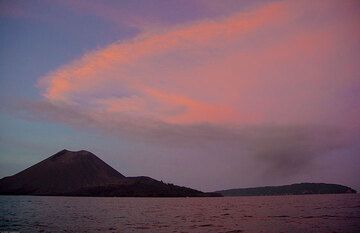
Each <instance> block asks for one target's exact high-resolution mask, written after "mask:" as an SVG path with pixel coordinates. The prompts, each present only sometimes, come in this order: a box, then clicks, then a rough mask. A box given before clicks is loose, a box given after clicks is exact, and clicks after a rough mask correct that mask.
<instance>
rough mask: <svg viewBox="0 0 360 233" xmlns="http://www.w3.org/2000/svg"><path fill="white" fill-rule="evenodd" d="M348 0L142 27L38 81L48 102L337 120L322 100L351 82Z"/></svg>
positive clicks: (203, 116)
mask: <svg viewBox="0 0 360 233" xmlns="http://www.w3.org/2000/svg"><path fill="white" fill-rule="evenodd" d="M357 5H358V4H357V3H356V2H347V3H345V4H343V3H341V2H338V1H329V2H328V3H327V4H325V5H324V4H322V3H321V2H315V3H309V2H306V1H297V2H275V3H270V4H267V5H265V6H261V7H257V8H254V9H251V10H248V11H246V12H240V13H238V14H234V15H231V16H229V17H227V18H222V19H216V20H205V21H201V22H195V23H193V24H188V25H184V26H178V27H176V28H174V29H168V30H166V31H164V32H162V33H154V34H144V35H142V36H139V37H137V38H135V39H133V40H130V41H127V42H118V43H113V44H111V45H109V46H107V47H105V48H103V49H100V50H96V51H93V52H90V53H88V54H85V55H84V56H83V57H82V58H81V59H78V60H76V61H73V62H72V63H69V64H67V65H65V66H63V67H61V68H59V69H58V70H55V71H53V72H51V73H50V74H48V75H47V76H46V77H43V78H42V79H41V80H40V81H39V86H40V88H41V90H42V92H43V95H44V97H45V98H46V99H47V100H48V101H51V102H60V103H65V104H72V105H77V106H80V107H82V108H86V106H88V107H89V108H90V109H96V110H101V111H104V112H106V113H116V114H124V115H127V116H130V117H131V116H134V117H144V118H151V119H154V120H159V121H164V122H167V123H177V124H192V123H201V122H210V123H216V124H224V123H233V124H249V123H251V124H254V123H255V124H262V123H287V124H291V123H295V124H296V123H309V122H310V123H311V122H323V121H324V120H325V121H326V122H330V123H338V121H339V119H342V120H343V121H347V120H350V119H354V118H353V117H350V116H348V115H347V114H343V113H341V112H336V111H334V110H333V109H329V108H328V106H330V105H331V104H332V103H339V102H341V99H339V96H338V95H339V93H342V92H343V91H346V89H347V88H348V87H349V86H351V85H353V84H354V82H358V80H357V78H356V72H358V68H357V67H359V66H357V65H358V64H356V62H353V63H349V62H348V61H353V60H356V58H357V57H356V56H357V55H356V54H355V55H354V54H353V52H352V51H351V50H352V49H354V48H355V49H358V46H357V44H358V41H359V39H360V32H359V29H358V27H357V26H358V23H357V22H359V16H358V14H357V11H354V10H353V8H354V7H356V6H357ZM314 15H316V18H311V16H314ZM339 54H341V56H338V55H339ZM345 64H348V67H346V68H345V66H344V65H345ZM334 70H336V71H337V72H338V74H339V75H335V74H334ZM340 73H341V77H340ZM342 107H344V108H345V109H346V108H347V106H346V104H345V105H344V104H343V106H342ZM351 121H352V120H351ZM352 123H354V122H352Z"/></svg>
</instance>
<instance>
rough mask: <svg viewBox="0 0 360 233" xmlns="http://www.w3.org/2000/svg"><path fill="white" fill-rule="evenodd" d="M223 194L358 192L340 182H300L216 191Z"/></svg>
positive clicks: (262, 194) (272, 194)
mask: <svg viewBox="0 0 360 233" xmlns="http://www.w3.org/2000/svg"><path fill="white" fill-rule="evenodd" d="M216 193H220V194H222V195H223V196H274V195H302V194H335V193H356V191H355V190H353V189H352V188H349V187H346V186H343V185H339V184H324V183H300V184H291V185H282V186H266V187H257V188H240V189H228V190H221V191H216Z"/></svg>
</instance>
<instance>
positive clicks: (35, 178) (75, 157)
mask: <svg viewBox="0 0 360 233" xmlns="http://www.w3.org/2000/svg"><path fill="white" fill-rule="evenodd" d="M0 194H2V195H39V196H101V197H110V196H111V197H112V196H118V197H210V196H211V197H217V196H221V194H219V193H204V192H201V191H198V190H195V189H191V188H187V187H181V186H177V185H173V184H167V183H164V182H162V181H158V180H155V179H152V178H150V177H145V176H139V177H125V176H124V175H122V174H121V173H119V172H118V171H116V170H115V169H114V168H112V167H111V166H109V165H108V164H106V163H105V162H104V161H102V160H101V159H100V158H98V157H97V156H96V155H94V154H93V153H91V152H88V151H85V150H81V151H76V152H75V151H68V150H62V151H60V152H58V153H56V154H54V155H53V156H51V157H49V158H47V159H45V160H43V161H41V162H39V163H37V164H35V165H33V166H31V167H29V168H27V169H25V170H23V171H21V172H19V173H17V174H15V175H13V176H9V177H4V178H2V179H1V180H0Z"/></svg>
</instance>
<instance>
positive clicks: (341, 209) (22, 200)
mask: <svg viewBox="0 0 360 233" xmlns="http://www.w3.org/2000/svg"><path fill="white" fill-rule="evenodd" d="M1 231H20V232H85V231H87V232H96V231H99V232H360V195H359V194H337V195H304V196H269V197H224V198H118V197H113V198H111V197H106V198H97V197H36V196H0V232H1Z"/></svg>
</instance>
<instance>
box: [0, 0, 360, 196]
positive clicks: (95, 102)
mask: <svg viewBox="0 0 360 233" xmlns="http://www.w3.org/2000/svg"><path fill="white" fill-rule="evenodd" d="M0 75H1V76H0V177H3V176H9V175H13V174H15V173H17V172H19V171H21V170H23V169H25V168H27V167H29V166H31V165H33V164H35V163H37V162H39V161H40V160H42V159H45V158H47V157H48V156H50V155H52V154H55V153H56V152H58V151H59V150H62V149H65V148H66V149H69V150H82V149H85V150H89V151H91V152H93V153H95V154H96V155H98V156H99V157H100V158H101V159H103V160H104V161H105V162H107V163H108V164H110V165H111V166H113V167H114V168H115V169H117V170H118V171H119V172H121V173H122V174H124V175H126V176H139V175H146V176H150V177H153V178H155V179H158V180H163V181H164V182H170V183H175V184H177V185H182V186H188V187H192V188H196V189H200V190H202V191H214V190H219V189H228V188H241V187H252V186H262V185H281V184H289V183H296V182H325V183H340V184H343V185H348V186H351V187H353V188H355V189H357V190H358V191H359V190H360V1H358V0H354V1H351V0H337V1H332V0H326V1H325V0H318V1H310V0H308V1H297V0H296V1H295V0H294V1H250V0H249V1H240V0H238V1H236V0H224V1H215V0H214V1H211V0H178V1H175V0H170V1H166V0H158V1H155V0H132V1H131V0H129V1H107V0H105V1H88V0H77V1H72V0H41V1H40V0H39V1H38V0H30V1H17V0H14V1H10V0H9V1H0Z"/></svg>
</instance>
